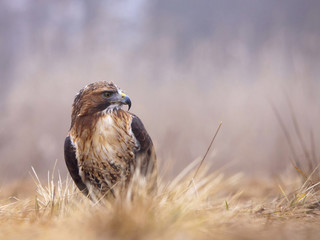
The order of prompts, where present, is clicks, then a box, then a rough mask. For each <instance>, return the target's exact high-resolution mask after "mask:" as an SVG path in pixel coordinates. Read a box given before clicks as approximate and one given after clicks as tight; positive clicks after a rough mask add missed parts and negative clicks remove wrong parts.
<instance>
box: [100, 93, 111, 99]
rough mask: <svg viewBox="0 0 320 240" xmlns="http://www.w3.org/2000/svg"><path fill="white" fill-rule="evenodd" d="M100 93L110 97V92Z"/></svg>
mask: <svg viewBox="0 0 320 240" xmlns="http://www.w3.org/2000/svg"><path fill="white" fill-rule="evenodd" d="M102 95H103V96H104V97H107V98H108V97H111V95H112V92H103V93H102Z"/></svg>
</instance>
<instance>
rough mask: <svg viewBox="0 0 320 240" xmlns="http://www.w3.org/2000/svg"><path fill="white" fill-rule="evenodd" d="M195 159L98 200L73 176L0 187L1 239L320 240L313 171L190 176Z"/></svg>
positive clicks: (205, 172) (318, 198) (202, 172)
mask: <svg viewBox="0 0 320 240" xmlns="http://www.w3.org/2000/svg"><path fill="white" fill-rule="evenodd" d="M198 163H199V161H195V162H193V163H192V164H191V165H189V166H188V167H186V168H185V169H184V170H183V171H182V172H181V173H180V174H179V175H178V176H176V178H175V179H173V180H171V181H164V180H161V179H159V182H158V191H157V193H156V194H147V193H146V192H145V191H143V187H141V186H143V184H144V183H143V182H141V181H139V180H138V181H137V182H136V183H135V184H134V187H132V188H130V189H129V191H128V194H127V195H126V196H123V197H119V198H118V199H116V200H110V201H101V202H100V203H96V204H93V203H92V202H90V200H88V199H87V198H86V197H85V196H83V195H82V194H81V193H80V192H79V191H78V190H77V189H76V188H75V186H74V184H73V182H72V181H71V180H70V179H66V180H63V179H60V178H59V176H56V178H57V179H55V178H54V177H53V175H54V174H53V175H51V174H48V182H47V183H45V184H43V183H41V182H40V180H39V179H38V178H37V175H36V173H35V172H34V173H33V174H32V175H33V178H34V183H32V182H31V181H30V182H24V183H17V184H15V185H12V186H8V187H2V188H1V207H0V223H1V224H0V239H183V240H186V239H319V236H320V228H319V226H320V216H319V214H320V203H319V201H320V194H319V190H318V189H319V188H318V187H319V186H320V185H318V184H319V183H317V182H313V181H314V180H313V178H312V175H310V177H309V178H308V179H306V180H305V181H301V178H300V177H299V176H297V175H290V174H283V175H282V176H280V177H278V178H277V179H274V180H270V179H257V178H256V179H248V178H247V177H245V176H244V175H242V174H236V175H233V176H228V177H226V176H224V175H223V174H222V173H221V172H211V173H210V172H208V168H207V167H202V168H201V170H200V171H199V172H198V174H197V176H196V177H195V178H193V176H194V172H195V168H196V166H197V164H198ZM56 175H57V174H56ZM138 186H139V187H138ZM15 196H20V197H19V199H18V198H17V197H15Z"/></svg>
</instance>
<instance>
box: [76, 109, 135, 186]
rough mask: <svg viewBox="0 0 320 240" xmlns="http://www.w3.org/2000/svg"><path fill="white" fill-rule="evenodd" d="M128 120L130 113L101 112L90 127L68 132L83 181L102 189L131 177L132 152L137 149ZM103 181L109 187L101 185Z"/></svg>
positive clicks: (129, 119) (130, 119) (133, 153)
mask: <svg viewBox="0 0 320 240" xmlns="http://www.w3.org/2000/svg"><path fill="white" fill-rule="evenodd" d="M131 122H132V116H131V115H129V114H127V113H126V112H124V111H122V110H118V111H113V112H111V113H103V114H101V115H100V116H99V117H98V118H97V119H96V121H95V123H93V126H91V128H83V129H82V131H81V133H80V135H79V136H76V134H74V135H73V134H71V138H72V142H73V143H74V145H75V147H76V156H77V159H78V165H79V174H80V176H81V178H82V179H83V181H84V182H85V183H86V184H87V183H88V181H89V183H90V184H93V185H95V186H96V187H98V188H100V189H104V188H110V186H111V185H113V184H114V183H116V182H117V181H118V180H120V179H124V180H128V179H129V178H130V175H131V173H132V171H133V170H134V168H135V165H136V163H135V161H136V160H135V152H136V151H137V150H138V149H139V145H138V143H137V141H136V138H135V137H134V135H133V133H132V130H131ZM71 133H72V132H71ZM104 182H105V183H107V185H109V186H104V185H105V184H103V183H104ZM105 190H107V189H105Z"/></svg>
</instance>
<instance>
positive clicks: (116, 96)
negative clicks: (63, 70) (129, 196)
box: [64, 82, 157, 201]
mask: <svg viewBox="0 0 320 240" xmlns="http://www.w3.org/2000/svg"><path fill="white" fill-rule="evenodd" d="M123 105H128V110H130V107H131V100H130V98H129V97H128V96H127V95H126V94H125V93H124V92H123V91H122V90H121V89H120V88H118V87H117V86H116V85H115V84H114V83H112V82H95V83H92V84H89V85H87V86H85V87H84V88H83V89H81V90H80V92H79V93H78V94H77V95H76V97H75V99H74V102H73V105H72V114H71V127H70V130H69V133H68V136H67V137H66V139H65V143H64V156H65V161H66V165H67V168H68V170H69V172H70V175H71V177H72V179H73V180H74V182H75V184H76V185H77V187H78V188H79V189H80V190H81V191H82V192H83V193H84V194H85V195H87V196H88V197H89V198H91V199H92V200H94V201H96V200H98V199H99V198H101V197H103V196H110V195H113V196H115V192H114V191H115V189H119V187H120V188H121V189H126V187H127V186H128V184H129V182H130V180H131V179H132V176H133V174H134V173H135V172H139V174H140V175H142V176H144V177H146V178H147V181H148V182H150V181H152V182H153V184H152V185H155V182H156V174H157V173H156V172H157V169H156V154H155V150H154V147H153V144H152V140H151V138H150V136H149V134H148V133H147V131H146V129H145V127H144V125H143V123H142V122H141V120H140V119H139V118H138V117H137V116H136V115H134V114H132V113H130V112H128V111H125V110H123V109H122V106H123Z"/></svg>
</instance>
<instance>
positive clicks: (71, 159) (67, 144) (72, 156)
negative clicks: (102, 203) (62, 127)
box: [64, 136, 88, 195]
mask: <svg viewBox="0 0 320 240" xmlns="http://www.w3.org/2000/svg"><path fill="white" fill-rule="evenodd" d="M64 159H65V161H66V164H67V168H68V170H69V173H70V175H71V177H72V179H73V181H74V182H75V184H76V185H77V187H78V188H79V189H80V191H81V192H82V193H83V194H85V195H88V189H87V186H86V185H85V184H84V182H83V181H82V179H81V177H80V175H79V167H78V161H77V158H76V151H75V148H74V146H73V145H72V143H71V140H70V137H69V136H68V137H66V140H65V141H64Z"/></svg>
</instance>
